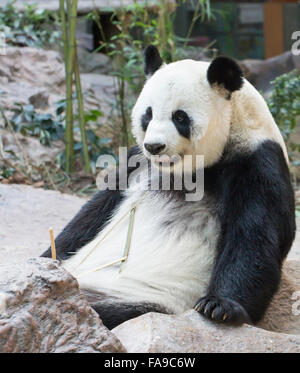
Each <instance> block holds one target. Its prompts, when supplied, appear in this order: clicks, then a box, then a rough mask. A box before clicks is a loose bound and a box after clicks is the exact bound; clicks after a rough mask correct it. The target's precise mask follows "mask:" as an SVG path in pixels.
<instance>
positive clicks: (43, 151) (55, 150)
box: [1, 130, 64, 167]
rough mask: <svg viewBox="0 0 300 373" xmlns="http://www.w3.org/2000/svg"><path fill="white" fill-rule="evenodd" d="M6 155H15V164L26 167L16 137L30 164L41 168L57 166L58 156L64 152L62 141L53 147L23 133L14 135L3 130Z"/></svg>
mask: <svg viewBox="0 0 300 373" xmlns="http://www.w3.org/2000/svg"><path fill="white" fill-rule="evenodd" d="M1 134H2V142H3V150H4V155H7V156H8V155H9V152H12V153H13V154H14V156H13V163H14V164H21V165H22V166H24V161H23V151H22V150H21V149H20V146H19V145H18V143H17V141H16V137H17V139H18V141H19V143H20V144H21V146H22V148H23V149H24V151H25V153H26V156H27V160H28V162H29V164H31V165H34V166H36V167H40V166H41V165H42V164H43V163H46V164H55V163H56V157H57V155H58V154H59V153H60V152H61V151H62V150H63V148H64V144H63V142H62V141H55V143H53V144H52V147H49V146H45V145H43V144H41V143H40V140H39V139H38V138H37V137H31V136H23V135H22V134H21V133H15V134H12V133H11V132H10V131H8V130H1ZM15 157H17V160H16V159H15Z"/></svg>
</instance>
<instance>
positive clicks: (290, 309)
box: [257, 260, 300, 335]
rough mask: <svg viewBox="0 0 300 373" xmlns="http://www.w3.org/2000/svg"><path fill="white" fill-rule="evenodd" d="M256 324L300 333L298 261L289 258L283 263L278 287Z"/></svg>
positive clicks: (299, 268) (269, 328)
mask: <svg viewBox="0 0 300 373" xmlns="http://www.w3.org/2000/svg"><path fill="white" fill-rule="evenodd" d="M297 300H298V303H296V302H297ZM257 326H258V327H260V328H264V329H267V330H270V331H274V332H279V333H288V334H298V335H300V261H297V260H289V261H287V262H286V263H285V264H284V266H283V270H282V278H281V283H280V288H279V290H278V292H277V293H276V294H275V296H274V298H273V300H272V302H271V304H270V306H269V307H268V309H267V312H266V314H265V316H264V318H263V319H262V320H261V321H260V323H259V324H257Z"/></svg>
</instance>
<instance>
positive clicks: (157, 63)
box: [144, 45, 163, 76]
mask: <svg viewBox="0 0 300 373" xmlns="http://www.w3.org/2000/svg"><path fill="white" fill-rule="evenodd" d="M144 56H145V74H146V75H148V76H150V75H153V74H154V73H155V71H156V70H158V69H159V68H160V67H161V65H162V64H163V60H162V58H161V57H160V54H159V51H158V49H157V48H156V47H155V46H154V45H148V47H147V48H146V49H145V54H144Z"/></svg>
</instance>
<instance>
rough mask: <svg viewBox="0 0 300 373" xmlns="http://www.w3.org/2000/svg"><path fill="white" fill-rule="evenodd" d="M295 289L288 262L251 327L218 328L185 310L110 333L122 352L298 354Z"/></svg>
mask: <svg viewBox="0 0 300 373" xmlns="http://www.w3.org/2000/svg"><path fill="white" fill-rule="evenodd" d="M299 290H300V262H297V261H288V262H286V263H285V265H284V268H283V276H282V282H281V286H280V289H279V291H278V293H277V294H276V295H275V297H274V299H273V301H272V302H271V304H270V306H269V309H268V310H267V312H266V315H265V317H264V318H263V320H262V321H261V322H260V323H259V324H257V325H256V326H250V325H243V326H241V327H230V326H226V325H220V324H216V323H213V322H211V321H209V320H207V319H205V318H204V317H203V316H200V315H199V314H198V313H197V312H195V311H193V310H191V311H188V312H186V313H184V314H182V315H176V316H175V315H163V314H158V313H149V314H146V315H143V316H140V317H138V318H136V319H132V320H129V321H127V322H125V323H123V324H121V325H119V326H118V327H116V328H115V329H113V330H112V331H113V333H115V335H116V336H117V337H118V338H119V339H120V341H121V342H122V343H123V345H124V346H125V348H126V349H127V351H128V352H141V353H145V352H154V353H161V352H165V353H166V352H172V353H176V352H177V353H180V352H190V353H192V352H300V302H299V301H300V292H299ZM297 301H298V303H296V302H297Z"/></svg>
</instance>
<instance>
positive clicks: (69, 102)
mask: <svg viewBox="0 0 300 373" xmlns="http://www.w3.org/2000/svg"><path fill="white" fill-rule="evenodd" d="M59 9H60V18H61V26H62V39H63V43H64V59H65V72H66V127H65V143H66V171H67V173H69V172H70V168H71V167H70V155H71V137H72V121H73V118H72V117H73V115H72V113H73V109H72V80H71V79H70V78H71V74H70V68H69V63H68V62H69V45H68V40H69V37H68V29H67V23H66V15H65V4H64V0H59Z"/></svg>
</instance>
